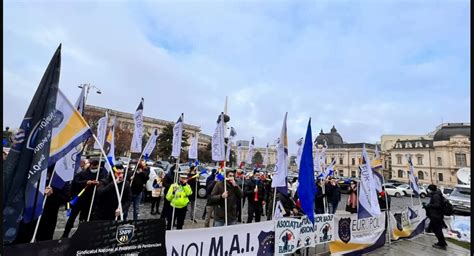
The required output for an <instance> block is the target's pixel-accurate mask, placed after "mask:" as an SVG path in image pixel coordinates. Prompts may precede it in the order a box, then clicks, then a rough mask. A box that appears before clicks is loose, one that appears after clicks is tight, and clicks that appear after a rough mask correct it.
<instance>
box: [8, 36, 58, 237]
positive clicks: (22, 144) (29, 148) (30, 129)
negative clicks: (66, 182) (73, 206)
mask: <svg viewBox="0 0 474 256" xmlns="http://www.w3.org/2000/svg"><path fill="white" fill-rule="evenodd" d="M60 69H61V45H59V47H58V49H57V50H56V52H55V53H54V56H53V58H52V59H51V61H50V62H49V65H48V68H47V69H46V71H45V73H44V75H43V78H42V79H41V82H40V84H39V86H38V89H37V90H36V93H35V95H34V97H33V99H32V100H31V103H30V106H29V107H28V110H27V111H26V114H25V117H24V119H23V121H22V123H21V125H20V129H19V131H18V133H17V134H16V136H15V140H14V142H13V145H12V148H11V150H10V153H9V154H8V157H7V159H6V161H5V162H4V164H3V184H4V194H3V202H4V205H3V233H4V236H3V240H4V244H10V243H12V242H13V241H14V240H15V238H16V236H17V234H18V228H19V224H20V222H24V223H29V222H31V221H32V220H35V219H37V218H38V216H39V215H40V214H41V211H42V203H43V193H42V191H44V186H45V185H44V184H45V181H46V171H47V168H48V160H49V150H50V144H51V137H52V129H53V124H54V123H55V122H57V121H58V118H60V117H59V116H56V98H57V95H58V82H59V74H60Z"/></svg>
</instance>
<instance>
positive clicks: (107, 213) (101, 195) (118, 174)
mask: <svg viewBox="0 0 474 256" xmlns="http://www.w3.org/2000/svg"><path fill="white" fill-rule="evenodd" d="M113 175H115V180H116V182H117V186H118V190H119V193H120V191H122V186H125V188H124V190H123V195H122V200H121V203H122V209H126V208H128V206H130V202H131V194H132V191H131V189H130V183H129V182H128V181H124V177H123V176H124V172H123V166H122V165H115V171H114V174H113ZM94 205H95V211H94V215H95V217H94V220H115V218H116V217H120V209H119V205H118V200H117V191H116V189H115V184H114V182H113V179H112V176H110V175H109V176H108V177H106V178H104V179H102V180H101V181H100V185H99V187H98V188H97V204H94ZM119 219H120V218H119Z"/></svg>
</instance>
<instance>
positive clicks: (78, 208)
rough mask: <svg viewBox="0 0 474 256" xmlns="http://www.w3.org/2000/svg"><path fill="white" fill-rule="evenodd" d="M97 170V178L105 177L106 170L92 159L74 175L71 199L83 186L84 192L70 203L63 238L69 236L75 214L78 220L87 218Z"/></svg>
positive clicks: (95, 184)
mask: <svg viewBox="0 0 474 256" xmlns="http://www.w3.org/2000/svg"><path fill="white" fill-rule="evenodd" d="M97 172H99V179H98V180H101V179H103V178H105V176H106V175H107V171H106V170H105V169H102V168H99V161H97V160H93V161H92V162H91V164H90V166H89V167H88V168H87V169H86V170H84V171H81V172H79V173H77V174H76V176H74V179H73V181H72V186H71V200H73V199H74V198H75V197H76V196H78V194H79V193H80V192H81V191H82V189H84V188H85V191H84V193H83V194H82V195H81V196H79V197H78V200H77V202H76V204H75V205H71V215H70V216H69V218H68V220H67V222H66V227H65V228H64V233H63V236H62V237H63V238H67V237H69V232H71V229H72V227H73V226H74V222H75V221H76V217H77V215H79V213H80V216H79V221H80V222H83V221H86V220H87V216H88V214H89V209H90V205H91V201H92V194H93V193H94V186H98V185H99V181H97V180H96V178H97ZM95 204H96V202H94V205H95Z"/></svg>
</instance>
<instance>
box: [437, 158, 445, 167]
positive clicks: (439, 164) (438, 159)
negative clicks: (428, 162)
mask: <svg viewBox="0 0 474 256" xmlns="http://www.w3.org/2000/svg"><path fill="white" fill-rule="evenodd" d="M436 160H437V162H438V166H442V165H443V160H442V159H441V157H439V156H438V157H437V158H436Z"/></svg>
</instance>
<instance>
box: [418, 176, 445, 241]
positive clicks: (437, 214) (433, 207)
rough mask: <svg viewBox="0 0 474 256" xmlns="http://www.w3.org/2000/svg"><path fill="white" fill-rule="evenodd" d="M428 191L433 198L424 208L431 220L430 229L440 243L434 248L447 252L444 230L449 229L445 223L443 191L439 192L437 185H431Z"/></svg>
mask: <svg viewBox="0 0 474 256" xmlns="http://www.w3.org/2000/svg"><path fill="white" fill-rule="evenodd" d="M426 191H427V192H428V193H429V195H430V196H431V198H430V202H429V204H424V205H423V208H425V209H426V215H427V216H428V218H429V219H430V224H429V227H428V228H429V229H431V230H432V231H433V232H434V233H435V235H436V238H438V242H437V243H435V244H433V247H435V248H438V249H442V250H446V246H447V245H448V244H447V243H446V239H445V238H444V235H443V228H447V226H446V223H444V220H443V219H444V214H443V207H444V200H445V199H444V197H443V194H441V191H439V190H438V188H437V187H436V185H433V184H431V185H429V186H428V188H427V189H426Z"/></svg>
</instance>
